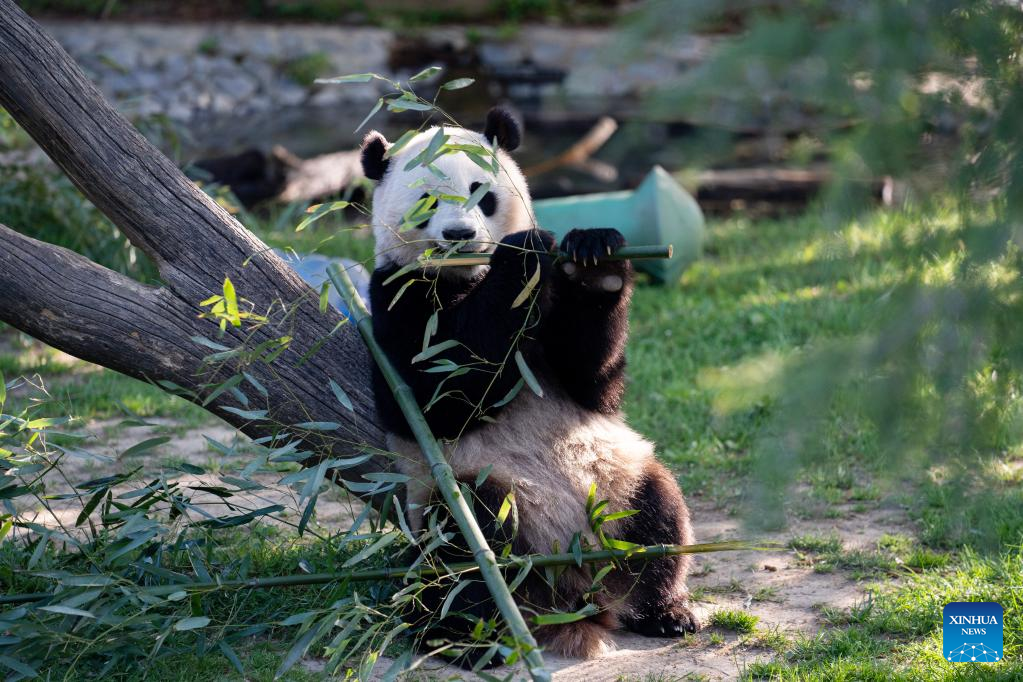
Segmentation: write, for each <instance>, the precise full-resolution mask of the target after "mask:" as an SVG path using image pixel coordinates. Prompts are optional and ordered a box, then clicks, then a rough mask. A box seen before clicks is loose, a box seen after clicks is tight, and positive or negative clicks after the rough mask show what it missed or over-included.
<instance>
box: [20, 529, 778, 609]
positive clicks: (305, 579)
mask: <svg viewBox="0 0 1023 682" xmlns="http://www.w3.org/2000/svg"><path fill="white" fill-rule="evenodd" d="M771 548H775V547H771V546H770V545H767V544H764V543H760V544H753V543H750V542H746V541H742V540H737V541H730V542H704V543H699V544H693V545H649V546H646V547H641V548H638V549H632V550H625V549H602V550H595V551H591V552H582V553H581V554H578V555H577V554H573V553H567V552H566V553H562V554H529V555H526V556H519V557H515V558H513V559H505V560H500V561H498V565H499V566H500V568H501V569H502V570H506V569H508V568H515V567H521V566H528V565H531V566H533V567H534V568H543V567H545V566H569V565H572V564H576V565H579V564H593V563H599V562H603V561H615V560H619V559H628V560H629V561H651V560H653V559H660V558H663V557H667V556H678V555H681V554H705V553H708V552H727V551H740V550H743V551H748V550H757V549H771ZM479 568H480V567H479V564H477V563H476V562H475V561H465V562H460V563H451V564H446V565H444V566H441V567H436V566H416V567H411V566H397V567H393V568H371V569H362V570H350V571H336V572H332V573H302V574H299V575H280V576H271V577H269V578H246V579H244V580H220V581H206V582H192V583H175V584H171V585H150V586H145V587H141V588H140V590H141V591H142V592H145V593H146V594H148V595H152V596H154V597H160V596H166V595H170V594H174V593H175V592H189V593H193V592H215V591H217V590H222V589H223V590H229V589H230V590H233V589H251V590H266V589H272V588H276V587H308V586H310V585H326V584H329V583H335V582H344V581H353V582H361V581H370V580H393V579H395V578H404V577H406V576H415V577H417V578H437V577H440V576H445V575H454V574H457V573H467V572H472V571H478V570H479ZM57 596H58V595H57V594H56V593H54V592H29V593H26V594H8V595H0V604H5V605H12V604H30V603H33V602H39V601H45V600H47V599H51V598H55V597H57Z"/></svg>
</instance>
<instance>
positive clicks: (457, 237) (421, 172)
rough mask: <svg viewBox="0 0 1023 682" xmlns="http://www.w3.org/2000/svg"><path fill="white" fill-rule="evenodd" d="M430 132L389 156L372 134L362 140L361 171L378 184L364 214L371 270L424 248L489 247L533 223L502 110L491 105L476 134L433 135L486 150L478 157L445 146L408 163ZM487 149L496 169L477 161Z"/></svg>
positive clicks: (460, 270) (511, 123) (450, 131)
mask: <svg viewBox="0 0 1023 682" xmlns="http://www.w3.org/2000/svg"><path fill="white" fill-rule="evenodd" d="M438 130H440V129H439V128H430V129H429V130H425V131H423V132H421V133H418V134H417V135H416V136H415V137H413V138H412V139H411V140H410V141H409V142H408V143H407V144H405V145H404V146H403V147H402V148H401V149H399V150H398V151H397V152H396V153H395V154H393V155H390V156H385V155H386V154H387V150H388V149H389V148H390V146H391V145H390V143H388V142H387V140H386V139H384V137H383V135H381V134H380V133H378V132H375V131H374V132H371V133H370V134H369V135H367V136H366V139H365V141H364V142H363V144H362V167H363V170H364V171H365V173H366V177H368V178H369V179H371V180H376V181H377V182H378V184H377V187H376V190H375V191H374V193H373V219H372V225H373V236H374V237H375V239H376V267H377V268H387V267H394V266H397V267H402V266H405V265H407V264H409V263H412V262H414V261H415V260H416V259H417V258H418V257H419V256H420V255H421V254H422V253H423V252H424V251H426V250H427V249H432V254H433V255H439V254H442V253H444V252H446V251H450V250H451V249H458V250H459V251H463V252H490V251H493V250H494V248H495V247H496V246H497V244H498V242H500V241H501V239H502V238H504V237H505V236H506V235H508V234H511V233H512V232H519V231H521V230H527V229H530V228H531V227H533V225H534V222H535V219H534V217H533V206H532V203H531V202H530V199H529V192H528V190H527V189H526V181H525V178H524V177H523V176H522V171H520V170H519V167H518V165H516V163H515V162H514V161H513V160H512V158H511V157H510V156H509V154H508V153H509V152H511V151H512V150H514V149H515V148H516V147H518V146H519V142H520V140H521V135H522V134H521V131H520V128H519V125H518V123H517V122H516V120H515V119H514V117H513V116H512V115H511V114H510V113H509V112H508V111H506V110H504V109H501V108H494V109H491V110H490V113H488V114H487V123H486V128H485V129H484V132H483V133H477V132H472V131H469V130H466V129H464V128H455V127H447V126H445V127H444V128H443V131H442V133H441V134H442V135H447V136H448V139H447V144H448V145H467V146H468V147H467V148H468V149H478V148H480V147H482V148H484V149H485V150H487V152H486V158H481V157H480V156H479V155H478V154H477V155H476V160H474V159H473V157H472V156H471V155H470V154H469V153H466V152H465V151H448V152H446V153H443V154H441V155H440V156H438V157H436V158H435V159H434V160H433V161H432V162H431V163H430V164H429V167H427V165H426V164H422V163H410V162H412V161H413V160H414V159H416V158H417V157H419V156H420V155H421V154H422V153H423V152H424V151H426V150H427V149H428V147H429V146H430V143H431V141H434V138H435V136H436V135H437V133H438ZM435 144H436V143H435ZM490 150H494V152H495V153H496V158H497V172H496V173H495V172H493V170H488V169H486V168H484V167H483V166H485V165H489V163H490V162H492V161H493V156H492V155H491V151H490ZM428 153H429V152H428ZM431 156H432V154H431ZM477 160H478V161H482V163H477V162H476V161H477ZM487 185H489V189H488V190H485V187H486V186H487ZM484 190H485V194H482V198H480V199H479V201H478V202H477V203H476V204H475V205H474V206H467V202H463V201H461V199H468V198H470V197H472V196H473V195H474V193H477V194H476V196H477V197H479V193H478V192H479V191H484ZM467 208H468V210H467ZM424 209H425V210H424ZM410 213H411V215H410ZM424 216H427V219H425V220H423V217H424ZM410 218H412V219H411V220H410ZM482 269H483V268H482V267H448V268H440V269H439V270H440V271H441V273H442V274H444V275H445V276H451V277H472V276H474V275H476V274H479V273H480V272H481V271H482Z"/></svg>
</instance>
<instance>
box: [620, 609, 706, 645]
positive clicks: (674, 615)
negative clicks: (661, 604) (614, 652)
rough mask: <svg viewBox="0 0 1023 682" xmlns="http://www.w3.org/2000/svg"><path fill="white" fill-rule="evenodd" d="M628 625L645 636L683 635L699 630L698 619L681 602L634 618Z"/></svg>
mask: <svg viewBox="0 0 1023 682" xmlns="http://www.w3.org/2000/svg"><path fill="white" fill-rule="evenodd" d="M628 627H629V629H630V630H632V631H633V632H635V633H638V634H640V635H643V636H645V637H684V636H685V635H687V634H692V633H694V632H697V631H699V629H700V621H699V620H698V619H697V618H696V615H695V614H694V613H693V612H692V611H690V610H689V608H688V607H687V606H684V605H683V604H676V605H674V606H672V607H671V608H670V609H667V610H666V611H664V612H663V613H658V614H651V615H649V616H644V617H640V618H635V619H633V620H632V621H631V622H629V624H628Z"/></svg>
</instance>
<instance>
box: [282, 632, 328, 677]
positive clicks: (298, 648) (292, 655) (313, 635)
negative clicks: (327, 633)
mask: <svg viewBox="0 0 1023 682" xmlns="http://www.w3.org/2000/svg"><path fill="white" fill-rule="evenodd" d="M330 622H333V619H332V620H331V621H330ZM324 630H325V628H324V626H323V625H322V624H321V625H318V626H314V627H311V628H309V630H308V631H306V633H305V634H304V635H302V636H301V637H299V638H298V640H297V641H296V642H295V643H294V644H293V645H292V646H291V649H290V650H289V651H288V655H287V656H285V657H284V660H283V661H281V665H280V666H279V667H278V668H277V672H275V673H274V679H280V678H281V677H283V676H284V673H286V672H288V671H289V670H291V668H292V667H293V666H294V665H295V664H296V663H297V662H298V659H300V658H302V656H304V655H305V652H306V651H308V650H309V647H310V646H312V644H313V642H314V641H315V640H316V639H318V638H319V637H320V635H321V634H322V633H323V631H324Z"/></svg>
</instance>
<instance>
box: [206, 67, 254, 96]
mask: <svg viewBox="0 0 1023 682" xmlns="http://www.w3.org/2000/svg"><path fill="white" fill-rule="evenodd" d="M213 88H214V89H215V90H216V91H217V92H218V93H222V94H224V95H226V96H228V97H231V98H233V99H235V100H247V99H248V98H250V97H252V95H254V94H255V93H256V91H257V90H258V89H259V83H258V82H257V81H256V79H255V78H253V77H252V76H250V75H248V74H247V73H245V72H244V71H241V70H240V69H239V70H236V71H235V73H234V74H232V75H231V76H218V77H217V78H214V79H213Z"/></svg>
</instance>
